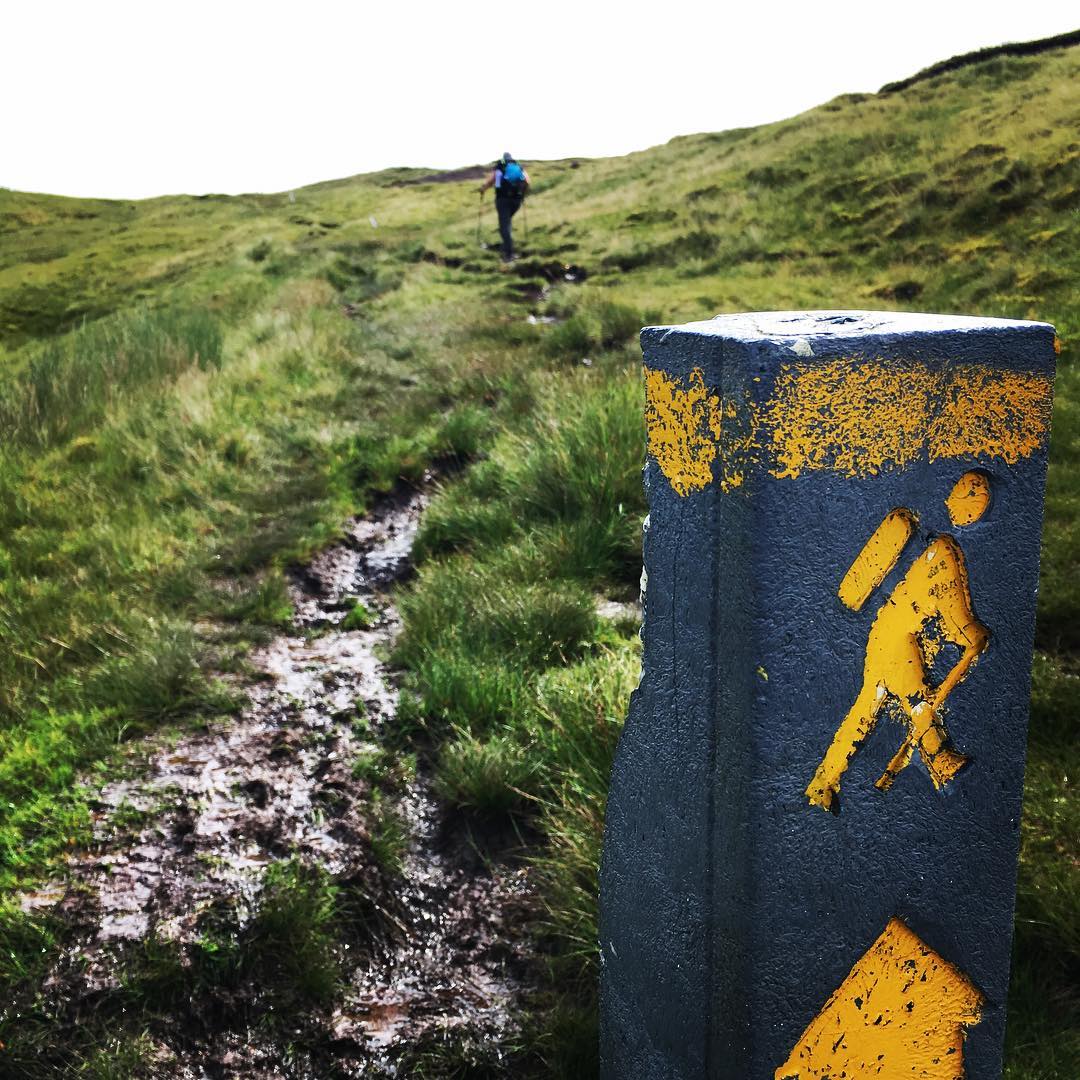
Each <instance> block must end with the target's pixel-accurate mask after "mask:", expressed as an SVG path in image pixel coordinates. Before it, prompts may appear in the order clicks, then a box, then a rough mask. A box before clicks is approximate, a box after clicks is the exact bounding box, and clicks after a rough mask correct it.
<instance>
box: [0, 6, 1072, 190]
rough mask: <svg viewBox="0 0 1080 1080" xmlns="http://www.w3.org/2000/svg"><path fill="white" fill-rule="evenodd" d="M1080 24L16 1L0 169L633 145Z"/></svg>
mask: <svg viewBox="0 0 1080 1080" xmlns="http://www.w3.org/2000/svg"><path fill="white" fill-rule="evenodd" d="M1078 25H1080V10H1078V9H1077V7H1076V4H1075V0H1073V2H1062V0H1056V2H1050V0H1025V2H1022V3H1015V2H1012V3H998V2H996V0H988V2H983V3H980V4H969V3H959V2H957V0H906V2H902V3H901V2H893V3H883V4H872V3H867V2H866V0H859V2H854V0H852V2H848V0H819V2H816V3H806V2H803V3H786V2H785V3H779V2H777V0H771V2H770V0H757V2H755V0H739V2H737V3H731V2H725V0H719V2H713V3H702V2H700V0H699V2H697V3H688V2H684V0H662V2H661V0H652V2H650V3H637V2H634V0H622V2H619V3H613V2H607V0H603V2H590V0H546V2H540V0H521V2H514V0H489V2H487V3H476V2H474V0H458V2H454V0H443V2H440V3H431V2H428V0H412V2H403V0H379V2H375V3H372V2H370V0H369V2H353V3H329V2H326V0H297V2H295V3H281V2H278V0H260V2H258V3H249V2H247V0H213V2H206V0H184V2H183V3H169V2H165V0H140V2H138V3H129V2H123V0H80V2H77V3H71V2H55V0H7V2H6V3H5V4H4V13H3V15H2V17H0V101H2V102H3V120H2V124H0V186H4V187H9V188H15V189H20V190H25V191H48V192H55V193H60V194H66V195H100V196H112V197H122V198H134V197H142V196H147V195H159V194H165V193H173V192H191V193H204V192H209V191H214V192H229V193H236V192H241V191H281V190H286V189H289V188H292V187H298V186H300V185H303V184H309V183H313V182H315V181H318V180H328V179H332V178H335V177H340V176H348V175H351V174H353V173H358V172H368V171H371V170H374V169H380V168H384V167H386V166H390V165H425V166H436V167H451V166H454V165H461V164H468V163H473V162H476V161H490V160H491V159H493V158H494V157H496V156H497V155H498V154H500V153H502V152H503V151H504V150H509V151H511V152H512V153H514V154H516V155H517V156H518V157H519V158H522V159H524V160H527V161H528V160H537V159H542V158H554V157H569V156H576V155H580V156H591V157H595V156H601V155H607V154H622V153H626V152H627V151H630V150H637V149H643V148H644V147H647V146H652V145H655V144H657V143H661V142H665V141H667V140H668V139H670V138H671V137H672V136H674V135H681V134H688V133H691V132H697V131H719V130H723V129H725V128H731V127H744V126H747V125H751V124H759V123H763V122H765V121H770V120H779V119H781V118H783V117H786V116H791V115H792V114H794V113H798V112H801V111H802V110H804V109H807V108H809V107H811V106H813V105H817V104H820V103H821V102H823V101H827V100H828V99H829V98H831V97H834V96H835V95H837V94H840V93H845V92H848V91H870V90H877V89H878V88H879V87H880V86H881V85H882V83H885V82H888V81H890V80H893V79H897V78H901V77H903V76H905V75H910V74H912V73H914V72H915V71H917V70H918V69H919V68H922V67H926V66H927V65H928V64H931V63H933V62H935V61H937V60H942V59H944V58H946V57H948V56H951V55H954V54H955V53H959V52H966V51H969V50H971V49H976V48H979V47H981V46H984V45H995V44H998V43H1000V42H1002V41H1025V40H1029V39H1032V38H1038V37H1045V36H1049V35H1051V34H1056V33H1062V32H1064V31H1067V30H1072V29H1076V28H1077V26H1078Z"/></svg>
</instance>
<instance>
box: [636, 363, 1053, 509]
mask: <svg viewBox="0 0 1080 1080" xmlns="http://www.w3.org/2000/svg"><path fill="white" fill-rule="evenodd" d="M645 385H646V417H647V421H648V432H649V452H650V453H651V454H652V455H653V457H654V458H655V459H656V461H657V463H658V464H659V465H660V468H661V471H662V472H663V473H664V475H665V476H666V477H667V478H668V480H669V481H670V482H671V486H672V487H673V488H674V489H675V491H677V492H678V493H679V494H680V495H689V494H690V493H691V492H694V491H700V490H702V489H703V488H704V487H707V486H708V485H709V484H710V483H711V482H712V481H713V479H714V478H716V479H718V480H719V482H720V484H721V486H722V488H723V489H724V490H728V489H730V488H734V487H738V486H739V485H740V484H741V483H742V482H743V480H744V479H745V478H746V476H747V475H748V474H749V473H750V472H751V471H752V470H764V471H765V472H766V473H768V474H769V475H771V476H773V477H775V478H777V479H793V478H796V477H799V476H802V475H803V474H805V473H809V472H818V471H827V472H832V473H835V474H838V475H840V476H845V477H852V478H855V477H865V476H874V475H877V474H879V473H881V472H883V471H886V470H890V469H904V468H907V467H909V466H910V465H912V464H914V463H916V462H919V461H939V460H948V459H953V458H963V457H966V458H973V459H975V460H977V461H985V462H992V461H1003V462H1006V463H1008V464H1015V463H1016V462H1017V461H1019V460H1021V459H1022V458H1025V457H1029V456H1030V455H1031V454H1033V453H1035V452H1036V451H1037V450H1039V449H1040V448H1042V447H1043V446H1045V444H1046V439H1047V434H1048V432H1049V425H1050V405H1051V383H1050V380H1049V378H1047V377H1046V376H1044V375H1040V374H1038V373H1035V372H1016V371H1004V370H1000V369H996V368H987V367H979V366H975V365H970V364H969V365H960V366H956V367H952V368H950V369H948V370H938V369H933V368H930V367H927V366H926V365H922V364H918V363H905V364H902V365H901V364H896V363H890V362H888V361H886V360H858V359H838V360H829V361H822V362H815V361H808V362H805V363H793V364H785V365H784V366H783V367H782V368H781V369H780V372H779V374H778V375H777V377H776V381H775V383H774V385H773V388H772V393H771V395H770V396H769V397H768V398H767V399H766V400H765V401H763V402H755V401H754V400H753V399H752V398H751V397H750V396H749V395H748V394H745V395H742V396H740V397H737V398H736V397H726V398H725V399H724V400H723V401H721V399H720V397H719V395H718V394H715V393H712V392H711V391H710V389H709V388H708V387H706V385H705V380H704V376H703V374H702V372H701V370H700V369H699V368H694V369H693V370H692V371H691V372H690V373H689V374H688V375H687V376H685V377H680V376H675V377H672V376H668V375H667V374H665V373H664V372H662V371H659V370H651V369H649V368H646V369H645ZM718 458H719V460H717V459H718Z"/></svg>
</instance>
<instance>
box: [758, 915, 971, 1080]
mask: <svg viewBox="0 0 1080 1080" xmlns="http://www.w3.org/2000/svg"><path fill="white" fill-rule="evenodd" d="M983 1001H984V998H983V996H982V994H981V993H979V991H978V990H977V989H976V988H975V987H974V986H973V985H972V984H971V981H970V980H969V979H968V978H967V977H966V976H965V975H964V974H963V972H961V971H960V970H959V969H958V968H957V967H955V966H954V965H953V964H950V963H949V962H948V961H947V960H944V959H942V958H941V956H939V955H938V954H937V953H936V952H934V950H933V949H931V948H930V947H929V946H928V945H927V944H926V943H925V942H923V941H922V940H921V939H920V938H919V937H918V935H917V934H915V933H913V932H912V931H911V930H910V929H908V927H907V926H905V925H904V924H903V923H902V922H901V921H900V920H899V919H890V920H889V923H888V925H887V926H886V927H885V930H884V931H883V932H882V934H881V936H880V937H879V938H878V939H877V941H875V942H874V944H873V945H871V946H870V948H869V949H868V950H867V951H866V953H865V954H864V955H863V956H862V958H861V959H860V960H859V961H858V963H856V965H855V966H854V967H853V968H852V969H851V973H850V974H849V975H848V977H847V978H846V979H844V981H843V982H842V983H841V984H840V986H839V988H838V989H837V990H836V992H835V993H834V994H833V995H832V996H831V997H830V998H829V1000H828V1001H827V1002H826V1003H825V1005H824V1007H823V1008H822V1010H821V1012H819V1013H818V1015H817V1016H816V1017H815V1018H814V1019H813V1020H812V1021H811V1022H810V1025H809V1026H808V1027H807V1029H806V1030H805V1031H804V1032H803V1034H802V1037H801V1038H800V1039H799V1041H798V1042H797V1043H796V1044H795V1047H794V1049H793V1050H792V1051H791V1054H790V1056H789V1057H788V1059H787V1061H785V1062H784V1064H783V1065H781V1066H780V1067H779V1068H778V1069H777V1070H776V1072H775V1074H774V1080H840V1078H841V1077H847V1078H848V1080H864V1078H865V1080H869V1078H871V1077H876V1078H879V1080H893V1078H896V1080H899V1078H900V1077H903V1078H904V1080H961V1078H962V1077H963V1076H964V1037H965V1035H966V1029H967V1028H968V1027H971V1026H972V1025H974V1024H977V1023H978V1022H979V1019H980V1016H981V1012H982V1005H983Z"/></svg>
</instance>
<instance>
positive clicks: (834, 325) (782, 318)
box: [646, 311, 1053, 341]
mask: <svg viewBox="0 0 1080 1080" xmlns="http://www.w3.org/2000/svg"><path fill="white" fill-rule="evenodd" d="M646 329H647V330H660V331H672V330H674V331H681V332H683V333H688V334H702V335H707V336H710V337H712V336H716V337H725V338H730V339H735V340H739V341H760V340H762V339H766V340H768V339H786V338H822V337H829V338H857V337H867V336H874V337H879V336H891V335H897V334H919V333H921V334H926V333H948V332H953V333H956V332H960V333H973V332H977V331H991V332H993V331H1002V330H1029V331H1030V330H1034V329H1040V330H1047V331H1051V332H1052V331H1053V327H1052V326H1051V325H1050V324H1049V323H1043V322H1027V321H1023V320H1019V319H991V318H981V317H978V316H972V315H934V314H928V313H921V312H911V311H752V312H746V313H743V314H738V315H717V316H716V317H715V318H713V319H705V320H702V321H701V322H689V323H683V324H682V325H678V326H657V327H646Z"/></svg>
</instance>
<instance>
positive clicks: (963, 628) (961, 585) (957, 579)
mask: <svg viewBox="0 0 1080 1080" xmlns="http://www.w3.org/2000/svg"><path fill="white" fill-rule="evenodd" d="M946 539H947V538H946ZM943 543H944V547H945V552H944V557H945V559H946V560H947V563H948V564H950V565H949V572H950V576H951V578H952V581H953V587H952V588H950V589H948V590H946V591H944V592H943V594H942V596H941V598H940V605H941V606H940V609H939V610H940V614H941V620H942V622H943V623H944V630H945V636H946V638H947V639H948V640H949V641H951V642H953V644H954V645H957V646H959V648H961V649H962V650H963V652H962V653H961V654H960V659H959V660H957V661H956V664H955V665H954V666H953V668H952V670H951V671H950V672H949V673H948V675H946V676H945V678H944V679H942V680H941V684H940V685H939V686H938V687H937V689H936V690H935V691H934V702H935V704H940V703H941V702H942V701H944V700H945V698H947V697H948V696H949V694H950V693H951V692H952V690H953V688H954V687H955V686H956V684H957V683H959V682H960V680H961V679H963V677H964V676H965V675H966V674H967V673H968V669H969V668H970V667H971V665H972V664H974V663H975V661H976V660H978V658H979V655H980V654H981V653H982V652H983V650H984V649H985V648H986V646H987V645H988V644H989V642H990V632H989V631H988V630H987V629H986V627H985V626H983V624H982V623H981V622H979V620H978V618H977V617H976V615H975V612H974V611H973V610H972V606H971V592H970V589H969V586H968V576H967V566H966V564H965V562H964V553H963V552H962V551H961V550H960V547H959V545H958V544H956V543H955V541H949V542H943Z"/></svg>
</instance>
